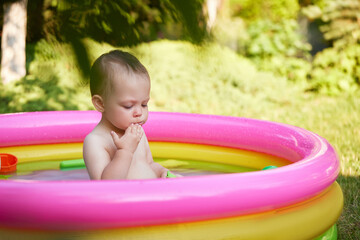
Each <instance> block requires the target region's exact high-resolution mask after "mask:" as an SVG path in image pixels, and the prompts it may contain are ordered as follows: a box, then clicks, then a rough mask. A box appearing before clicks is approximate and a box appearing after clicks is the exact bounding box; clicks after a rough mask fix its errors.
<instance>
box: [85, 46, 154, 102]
mask: <svg viewBox="0 0 360 240" xmlns="http://www.w3.org/2000/svg"><path fill="white" fill-rule="evenodd" d="M113 64H115V65H117V66H120V67H121V68H122V70H123V71H126V73H130V72H133V73H136V74H142V75H144V76H145V77H146V78H148V79H150V77H149V73H148V71H147V70H146V68H145V67H144V65H142V64H141V62H140V61H139V60H138V59H137V58H136V57H135V56H133V55H132V54H130V53H128V52H124V51H121V50H113V51H110V52H108V53H104V54H103V55H101V56H100V57H99V58H98V59H96V61H95V62H94V64H93V65H92V67H91V71H90V92H91V96H94V95H96V94H98V95H100V96H103V95H104V94H105V93H106V91H107V90H108V89H109V88H111V79H113V76H114V74H117V73H118V72H114V71H115V70H114V65H113Z"/></svg>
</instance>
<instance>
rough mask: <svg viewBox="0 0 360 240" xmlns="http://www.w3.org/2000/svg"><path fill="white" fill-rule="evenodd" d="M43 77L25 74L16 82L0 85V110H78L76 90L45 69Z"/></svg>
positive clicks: (5, 111)
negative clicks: (75, 99) (0, 86)
mask: <svg viewBox="0 0 360 240" xmlns="http://www.w3.org/2000/svg"><path fill="white" fill-rule="evenodd" d="M46 71H47V73H46V75H44V77H41V78H40V77H37V76H31V75H30V76H26V77H24V78H22V79H20V80H19V81H17V82H16V83H11V84H9V85H6V86H2V88H3V89H1V91H0V112H1V113H10V112H25V111H26V112H32V111H52V110H78V106H77V104H76V102H75V101H74V98H75V96H76V94H77V93H76V90H74V88H73V87H71V86H66V83H61V82H60V79H59V76H57V75H56V74H55V73H53V72H52V71H51V69H47V70H46Z"/></svg>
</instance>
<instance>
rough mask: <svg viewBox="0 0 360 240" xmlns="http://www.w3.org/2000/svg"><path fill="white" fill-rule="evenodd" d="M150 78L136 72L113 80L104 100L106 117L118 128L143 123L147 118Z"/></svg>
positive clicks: (123, 128) (122, 128)
mask: <svg viewBox="0 0 360 240" xmlns="http://www.w3.org/2000/svg"><path fill="white" fill-rule="evenodd" d="M149 100H150V80H149V79H147V78H145V77H143V76H141V75H136V74H131V75H130V76H128V78H127V79H118V80H116V81H113V83H112V90H111V91H110V93H109V95H108V96H107V97H106V99H105V101H104V106H105V111H104V114H105V116H106V118H107V119H108V120H109V121H110V122H111V123H112V124H113V125H114V126H115V127H116V128H118V129H121V130H125V129H126V128H128V127H129V126H130V125H131V124H132V123H134V124H140V125H143V124H144V123H145V122H146V120H147V118H148V105H147V104H148V102H149Z"/></svg>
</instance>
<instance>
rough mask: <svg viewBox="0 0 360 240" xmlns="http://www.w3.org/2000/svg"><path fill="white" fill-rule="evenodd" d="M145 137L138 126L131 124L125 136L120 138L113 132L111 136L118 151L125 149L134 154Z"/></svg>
mask: <svg viewBox="0 0 360 240" xmlns="http://www.w3.org/2000/svg"><path fill="white" fill-rule="evenodd" d="M142 135H143V130H142V128H141V126H140V125H138V124H131V125H130V126H129V127H128V128H127V129H126V130H125V133H124V135H123V136H122V137H121V138H120V137H119V136H118V135H117V133H115V132H114V131H111V136H112V139H113V141H114V144H115V146H116V147H117V148H118V149H125V150H128V151H130V152H132V153H134V152H135V150H136V148H137V146H138V144H139V142H140V139H141V137H142Z"/></svg>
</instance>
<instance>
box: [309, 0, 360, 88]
mask: <svg viewBox="0 0 360 240" xmlns="http://www.w3.org/2000/svg"><path fill="white" fill-rule="evenodd" d="M303 13H304V14H305V15H306V16H308V17H309V18H311V19H321V20H322V22H323V25H322V26H320V30H321V31H322V32H323V34H324V38H325V39H326V40H328V41H330V42H331V43H332V45H333V46H332V47H331V48H328V49H325V50H324V51H322V52H320V53H318V54H317V55H316V56H315V59H314V61H313V68H312V71H311V73H310V76H309V77H310V84H311V87H310V89H309V90H313V91H317V92H322V93H326V94H330V95H337V94H341V93H342V92H354V91H357V90H358V89H359V86H360V75H359V72H360V58H359V54H360V24H359V19H360V1H358V0H346V1H343V0H331V1H326V2H325V4H321V5H320V4H314V5H310V6H308V7H306V8H304V9H303Z"/></svg>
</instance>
